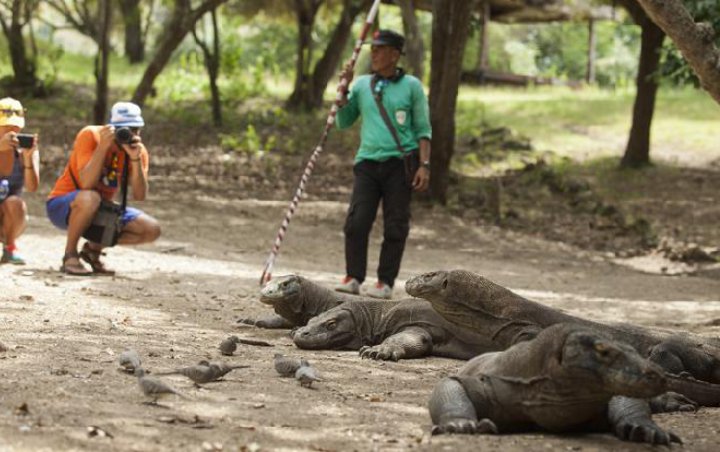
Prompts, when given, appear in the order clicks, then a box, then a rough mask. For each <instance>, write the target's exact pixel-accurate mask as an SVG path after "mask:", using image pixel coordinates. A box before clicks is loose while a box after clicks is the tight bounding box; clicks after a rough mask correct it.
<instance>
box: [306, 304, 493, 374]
mask: <svg viewBox="0 0 720 452" xmlns="http://www.w3.org/2000/svg"><path fill="white" fill-rule="evenodd" d="M292 337H293V342H295V345H296V346H298V347H299V348H304V349H312V350H318V349H326V350H327V349H334V350H337V349H345V350H360V356H361V357H363V358H372V359H378V360H393V361H397V360H399V359H410V358H420V357H423V356H428V355H436V356H445V357H449V358H457V359H470V358H472V357H474V356H477V355H479V354H480V353H484V352H486V351H488V350H491V348H489V347H490V346H491V342H490V341H489V340H488V339H486V336H485V335H478V334H474V333H471V332H469V331H464V329H462V328H458V327H457V326H455V325H453V324H451V323H449V322H448V321H446V320H445V319H443V318H442V317H441V316H440V315H438V313H437V312H435V311H434V310H433V309H432V307H431V306H430V303H428V302H427V301H425V300H417V299H410V300H401V301H379V300H360V301H351V302H347V303H343V304H341V305H340V306H337V307H335V308H333V309H330V310H329V311H326V312H324V313H322V314H320V315H318V316H317V317H314V318H312V319H310V321H308V323H307V325H305V326H304V327H301V328H298V329H296V330H295V331H294V332H293V333H292Z"/></svg>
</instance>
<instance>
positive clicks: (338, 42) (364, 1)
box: [304, 0, 372, 109]
mask: <svg viewBox="0 0 720 452" xmlns="http://www.w3.org/2000/svg"><path fill="white" fill-rule="evenodd" d="M371 3H372V0H360V1H358V0H344V5H343V10H342V13H341V15H340V20H339V21H338V23H337V25H335V29H334V30H333V33H332V36H331V37H330V41H329V42H328V45H327V47H325V52H324V53H323V56H322V58H320V60H319V61H318V62H317V64H316V65H315V70H313V76H312V83H311V86H312V89H313V92H312V95H311V103H310V104H309V105H305V106H304V107H305V108H307V109H312V108H319V107H320V106H322V101H323V95H324V94H325V89H326V88H327V85H328V83H329V82H330V79H331V78H332V77H333V75H334V74H335V73H336V71H337V69H338V65H339V64H340V58H341V57H342V52H343V50H344V49H345V45H346V44H347V42H348V39H349V38H350V32H351V31H352V25H353V22H355V18H356V17H357V16H358V14H360V12H362V11H364V10H366V9H368V8H369V7H370V5H371Z"/></svg>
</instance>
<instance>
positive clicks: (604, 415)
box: [429, 324, 680, 445]
mask: <svg viewBox="0 0 720 452" xmlns="http://www.w3.org/2000/svg"><path fill="white" fill-rule="evenodd" d="M665 390H666V380H665V376H664V371H663V370H662V369H661V368H660V367H659V366H657V365H656V364H654V363H651V362H649V361H648V360H646V359H644V358H642V357H641V356H640V355H639V354H638V353H637V352H636V351H635V350H634V349H633V348H632V347H630V346H628V345H625V344H622V343H619V342H615V341H612V340H611V339H608V338H606V337H604V336H603V335H601V334H599V333H597V332H595V331H592V330H587V329H584V328H583V327H581V326H578V325H573V324H558V325H554V326H551V327H549V328H547V329H545V330H543V331H542V332H541V333H539V334H538V335H537V337H535V339H532V340H529V341H524V342H520V343H518V344H516V345H514V346H512V347H511V348H509V349H507V350H505V351H503V352H493V353H486V354H484V355H481V356H478V357H476V358H474V359H472V360H470V361H468V362H467V364H465V366H463V367H462V368H461V369H460V371H459V372H458V373H457V375H455V376H453V377H449V378H444V379H443V380H441V381H440V383H438V384H437V385H436V386H435V388H434V390H433V392H432V395H431V396H430V403H429V410H430V417H431V418H432V422H433V430H432V432H433V434H438V433H508V432H522V431H530V430H537V429H541V430H547V431H551V432H568V431H612V432H614V433H615V434H616V435H617V436H618V437H619V438H621V439H624V440H628V441H640V442H647V443H652V444H668V445H669V444H670V443H671V442H680V438H678V437H677V436H676V435H675V434H673V433H670V432H665V431H663V430H662V429H661V428H660V427H658V426H657V425H656V424H655V423H654V422H653V420H652V418H651V416H650V408H649V407H648V404H647V402H646V401H644V400H641V399H640V398H648V397H653V396H656V395H658V394H661V393H662V392H664V391H665ZM631 397H634V398H631Z"/></svg>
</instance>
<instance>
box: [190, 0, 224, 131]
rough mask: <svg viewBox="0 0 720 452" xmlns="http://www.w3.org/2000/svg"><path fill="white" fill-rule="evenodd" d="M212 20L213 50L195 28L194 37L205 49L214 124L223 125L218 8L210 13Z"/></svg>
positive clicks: (203, 49) (204, 54)
mask: <svg viewBox="0 0 720 452" xmlns="http://www.w3.org/2000/svg"><path fill="white" fill-rule="evenodd" d="M210 17H211V20H212V36H213V37H212V40H213V42H212V45H213V50H212V51H210V48H209V47H208V45H207V44H206V43H205V42H204V41H203V40H201V39H200V37H199V36H198V34H197V32H196V31H195V29H193V32H192V33H193V37H194V38H195V42H196V43H197V44H198V46H200V48H201V49H202V51H203V56H204V59H205V69H207V73H208V78H209V82H210V96H211V104H212V116H213V124H215V126H216V127H220V126H222V103H221V102H220V88H219V87H218V84H217V78H218V74H219V73H220V58H221V54H220V28H219V27H218V21H217V10H216V9H213V10H212V12H211V13H210Z"/></svg>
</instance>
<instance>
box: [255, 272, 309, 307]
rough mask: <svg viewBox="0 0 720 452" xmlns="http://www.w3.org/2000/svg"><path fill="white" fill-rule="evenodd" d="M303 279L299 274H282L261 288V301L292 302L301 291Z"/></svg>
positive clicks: (273, 302) (269, 302)
mask: <svg viewBox="0 0 720 452" xmlns="http://www.w3.org/2000/svg"><path fill="white" fill-rule="evenodd" d="M301 286H302V280H301V277H300V276H297V275H286V276H280V277H277V278H275V279H272V280H270V282H268V283H267V284H265V286H263V288H262V289H260V302H262V303H265V304H269V305H274V304H275V303H278V302H280V301H282V302H285V303H292V302H293V300H294V298H295V297H297V296H299V295H300V293H301Z"/></svg>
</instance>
